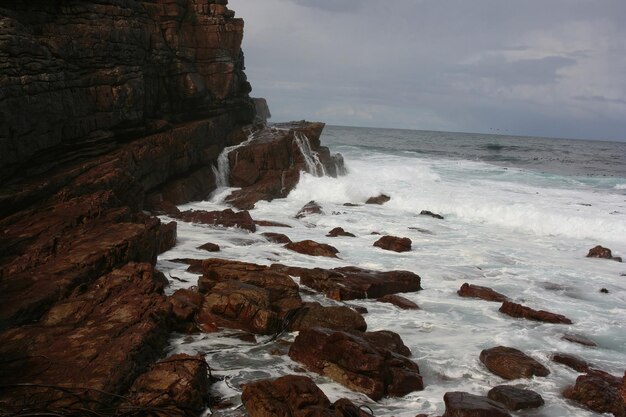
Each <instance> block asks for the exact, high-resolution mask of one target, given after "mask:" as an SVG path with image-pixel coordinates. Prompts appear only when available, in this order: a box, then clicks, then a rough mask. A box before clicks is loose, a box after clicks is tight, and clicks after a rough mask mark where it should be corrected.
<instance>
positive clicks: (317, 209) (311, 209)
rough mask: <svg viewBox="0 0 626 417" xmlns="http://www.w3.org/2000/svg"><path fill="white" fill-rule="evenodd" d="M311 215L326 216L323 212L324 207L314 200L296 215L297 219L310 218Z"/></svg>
mask: <svg viewBox="0 0 626 417" xmlns="http://www.w3.org/2000/svg"><path fill="white" fill-rule="evenodd" d="M311 214H324V212H323V211H322V207H321V206H320V205H319V204H317V203H316V202H315V201H313V200H311V201H309V202H308V203H306V204H305V205H304V206H303V207H302V208H301V209H300V211H299V212H298V214H296V219H302V218H303V217H306V216H309V215H311Z"/></svg>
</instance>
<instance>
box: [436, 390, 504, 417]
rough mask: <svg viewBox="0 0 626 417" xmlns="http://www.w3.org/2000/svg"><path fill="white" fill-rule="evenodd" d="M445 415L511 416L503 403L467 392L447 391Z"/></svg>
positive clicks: (444, 398) (467, 416)
mask: <svg viewBox="0 0 626 417" xmlns="http://www.w3.org/2000/svg"><path fill="white" fill-rule="evenodd" d="M443 401H444V402H445V403H446V411H445V413H443V417H511V415H510V414H509V413H508V411H507V410H506V409H505V408H504V407H503V406H502V404H500V403H498V402H495V401H493V400H490V399H489V398H487V397H481V396H478V395H473V394H469V393H467V392H459V391H455V392H446V393H445V395H444V396H443Z"/></svg>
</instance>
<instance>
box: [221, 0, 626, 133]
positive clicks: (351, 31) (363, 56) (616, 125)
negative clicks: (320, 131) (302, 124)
mask: <svg viewBox="0 0 626 417" xmlns="http://www.w3.org/2000/svg"><path fill="white" fill-rule="evenodd" d="M229 6H230V8H231V9H233V10H235V11H236V12H237V15H238V16H239V17H242V18H244V20H245V34H244V44H243V48H244V53H245V57H246V68H247V69H246V73H247V74H248V78H249V80H250V82H251V83H252V88H253V92H252V95H254V96H257V97H265V98H267V100H268V102H269V105H270V110H271V111H272V115H273V119H272V120H273V121H286V120H299V119H307V120H319V121H323V122H327V123H329V124H339V125H347V126H372V127H395V128H409V129H424V130H448V131H462V132H497V133H511V134H522V135H535V136H556V137H573V138H588V139H610V140H626V0H524V1H520V0H387V1H381V0H230V4H229Z"/></svg>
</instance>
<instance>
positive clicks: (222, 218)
mask: <svg viewBox="0 0 626 417" xmlns="http://www.w3.org/2000/svg"><path fill="white" fill-rule="evenodd" d="M176 218H177V219H180V220H182V221H185V222H190V223H202V224H207V225H211V226H224V227H238V228H239V229H243V230H248V231H250V232H255V231H256V226H255V224H254V220H252V217H250V213H248V212H247V211H246V210H243V211H239V212H234V211H233V210H231V209H226V210H222V211H204V210H188V211H183V212H181V213H180V214H179V215H178V216H176Z"/></svg>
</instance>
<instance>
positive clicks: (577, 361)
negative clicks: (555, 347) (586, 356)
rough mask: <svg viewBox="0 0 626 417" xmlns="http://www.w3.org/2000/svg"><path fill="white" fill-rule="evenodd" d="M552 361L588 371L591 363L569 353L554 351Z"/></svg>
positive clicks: (581, 370) (576, 369)
mask: <svg viewBox="0 0 626 417" xmlns="http://www.w3.org/2000/svg"><path fill="white" fill-rule="evenodd" d="M552 361H553V362H556V363H560V364H563V365H565V366H567V367H569V368H572V369H573V370H575V371H578V372H588V371H589V369H590V365H589V363H587V361H585V360H583V359H581V358H579V357H578V356H574V355H570V354H569V353H554V354H553V355H552Z"/></svg>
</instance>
